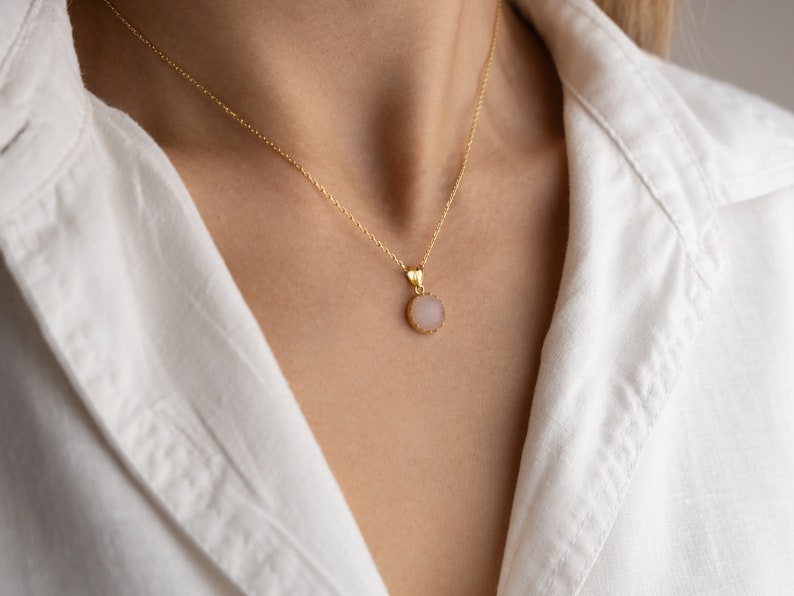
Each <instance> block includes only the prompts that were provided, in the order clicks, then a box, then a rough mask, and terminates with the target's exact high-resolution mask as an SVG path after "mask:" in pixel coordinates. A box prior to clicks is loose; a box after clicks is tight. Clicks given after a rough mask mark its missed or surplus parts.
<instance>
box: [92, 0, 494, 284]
mask: <svg viewBox="0 0 794 596" xmlns="http://www.w3.org/2000/svg"><path fill="white" fill-rule="evenodd" d="M104 2H105V4H106V5H107V7H108V8H109V9H110V10H111V12H112V13H113V14H114V15H115V16H116V18H117V19H118V20H119V21H121V22H122V23H123V24H124V26H125V27H126V28H127V29H129V31H130V32H131V33H132V34H133V35H134V36H135V37H137V38H138V39H139V40H140V41H141V42H142V43H143V44H144V45H145V46H146V47H147V48H149V49H150V50H151V51H152V52H153V53H154V54H156V55H157V56H158V57H159V58H160V59H161V60H162V61H163V62H165V63H166V64H167V65H168V66H170V67H171V68H172V69H173V70H175V71H176V72H177V73H179V75H181V76H182V78H183V79H185V80H186V81H187V82H188V83H190V84H191V85H193V87H195V88H196V89H198V90H199V91H200V92H201V93H203V94H204V95H205V96H206V97H207V98H209V99H210V100H211V101H212V102H213V103H215V104H216V105H217V106H218V107H219V108H220V109H221V110H223V111H224V112H225V113H226V114H228V115H229V116H231V117H232V118H233V119H234V120H235V121H236V122H237V123H238V124H239V125H240V126H242V127H243V128H245V129H246V130H247V131H249V132H250V133H251V134H253V135H254V136H255V137H256V138H257V139H259V140H260V141H262V142H263V143H264V144H265V145H267V146H268V147H270V149H272V150H273V151H275V152H276V153H277V154H278V155H280V156H281V157H282V158H283V159H284V160H285V161H287V162H288V163H289V164H290V165H292V166H293V167H294V168H295V169H296V170H298V172H300V173H301V174H302V175H303V177H304V178H306V179H307V180H308V181H309V182H311V184H312V186H314V187H315V188H316V189H317V190H318V191H320V193H321V194H322V195H323V196H324V197H325V198H326V199H328V201H330V202H331V204H333V205H334V207H336V208H337V209H338V210H339V211H340V212H342V214H343V215H344V216H345V217H346V218H347V219H348V220H350V222H351V223H353V224H354V225H355V226H356V227H357V228H358V229H359V230H361V232H362V233H363V234H364V235H365V236H366V237H367V238H369V239H370V240H371V241H372V242H374V243H375V244H376V245H377V247H378V248H380V249H381V250H382V251H383V252H384V253H385V254H386V255H387V256H388V257H389V258H391V259H392V260H393V261H394V262H395V263H397V264H398V265H399V266H400V267H401V268H402V270H403V271H408V270H409V269H411V268H410V267H409V266H408V265H406V264H405V262H404V261H403V260H402V259H400V258H399V257H398V256H397V255H395V254H394V252H392V251H391V250H390V249H389V248H388V247H387V246H386V245H385V244H384V243H383V242H381V241H380V240H378V239H377V238H376V237H375V235H374V234H373V233H372V232H370V231H369V230H368V229H367V227H366V226H365V225H364V224H362V223H361V222H360V221H359V220H358V218H357V217H356V216H354V215H353V214H352V213H351V212H350V211H349V210H348V209H347V208H346V207H345V206H344V205H342V203H340V202H339V201H337V200H336V199H335V198H334V197H333V195H332V194H331V193H330V192H328V190H326V188H325V187H324V186H323V185H322V184H320V183H319V182H318V181H317V179H316V178H315V177H314V176H312V175H311V174H310V173H309V172H308V170H306V168H304V167H303V166H302V165H301V164H300V163H299V162H298V161H297V160H296V159H295V158H293V157H292V156H291V155H289V154H288V153H287V152H286V151H284V150H283V149H281V147H279V146H278V145H276V144H275V143H274V142H273V141H271V140H270V139H269V138H267V137H266V136H265V135H264V134H262V133H261V132H259V130H257V129H256V128H255V127H254V126H253V125H252V124H250V123H249V122H248V121H247V120H245V119H244V118H243V117H242V116H240V115H239V114H238V113H237V112H235V111H234V110H232V109H231V108H230V107H229V106H227V105H226V104H225V103H224V102H223V101H222V100H221V99H220V98H219V97H218V96H217V95H215V94H214V93H213V92H212V91H210V90H209V89H207V87H205V86H204V85H203V84H201V83H200V82H198V81H197V80H196V79H195V78H194V77H193V76H192V75H191V74H189V73H188V72H187V71H185V69H183V68H182V67H181V66H179V65H178V64H177V63H176V62H174V61H173V60H171V58H169V57H168V56H167V55H166V54H165V53H164V52H163V51H162V50H161V49H160V48H158V47H157V46H156V45H154V44H153V43H152V42H151V41H149V40H148V39H147V38H146V37H144V35H143V34H142V33H141V32H140V31H138V29H136V28H135V27H134V26H133V25H132V23H130V22H129V21H128V20H127V19H126V17H124V15H123V14H121V13H120V12H119V10H118V9H117V8H116V7H115V6H114V5H113V3H112V2H111V1H110V0H104ZM501 6H502V0H497V2H496V17H495V18H494V24H493V33H492V35H491V46H490V49H489V51H488V59H487V61H486V63H485V70H484V71H483V75H482V80H481V82H480V92H479V94H478V96H477V104H476V106H475V108H474V116H473V117H472V120H471V128H470V129H469V136H468V138H467V139H466V148H465V150H464V152H463V160H462V161H461V164H460V169H459V170H458V176H457V178H456V179H455V184H454V185H453V186H452V191H451V192H450V193H449V198H448V199H447V202H446V203H445V205H444V209H443V210H442V212H441V217H440V218H439V220H438V223H437V224H436V228H435V230H433V236H432V237H431V238H430V243H429V244H428V245H427V248H426V249H425V254H424V255H423V256H422V260H421V261H420V263H419V266H418V267H417V268H418V269H423V268H424V266H425V264H426V263H427V260H428V259H429V258H430V252H431V251H432V250H433V247H434V246H435V244H436V239H437V238H438V235H439V233H440V232H441V227H442V226H443V225H444V220H445V219H446V218H447V213H449V208H450V207H451V206H452V202H453V201H454V200H455V196H456V195H457V193H458V187H459V186H460V182H461V180H463V174H464V173H465V171H466V165H467V164H468V162H469V155H470V153H471V146H472V143H473V142H474V133H475V132H476V131H477V123H478V121H479V119H480V111H481V109H482V104H483V98H484V97H485V89H486V88H487V86H488V77H489V75H490V73H491V64H492V63H493V57H494V53H495V49H496V39H497V37H498V34H499V18H500V13H501Z"/></svg>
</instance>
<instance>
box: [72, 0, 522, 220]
mask: <svg viewBox="0 0 794 596" xmlns="http://www.w3.org/2000/svg"><path fill="white" fill-rule="evenodd" d="M116 5H117V8H118V9H119V10H120V11H121V12H122V13H123V14H124V15H125V16H126V17H127V18H128V20H129V21H130V22H131V23H132V24H133V25H134V26H135V27H136V28H138V29H139V30H140V31H141V33H143V35H145V36H146V37H147V38H149V39H150V40H151V41H152V42H153V43H154V44H155V45H157V46H158V47H159V48H160V49H161V50H163V51H164V52H165V53H166V54H167V55H169V56H170V57H171V58H172V59H173V60H174V61H175V62H176V63H178V64H179V65H180V66H182V67H183V68H184V69H185V70H186V71H187V72H189V73H190V74H191V75H193V76H194V77H195V78H196V79H198V80H199V81H201V82H202V83H203V84H205V85H206V86H207V87H208V88H209V89H210V90H212V91H213V92H215V93H216V94H217V95H219V96H220V97H221V98H222V99H223V101H225V102H226V103H227V104H228V105H229V106H230V107H231V108H232V109H233V110H235V111H237V112H239V113H240V114H242V115H244V117H246V119H248V120H250V121H251V122H252V123H253V124H254V126H256V127H257V128H259V129H260V130H261V131H262V132H263V133H264V134H265V135H266V136H268V137H269V138H272V139H273V140H274V141H275V142H276V143H277V144H278V145H280V146H282V148H284V149H285V150H286V151H287V152H289V153H293V154H295V157H296V158H298V159H299V160H300V161H302V163H304V165H305V166H306V167H307V168H308V169H309V171H311V172H312V173H313V174H315V175H316V176H317V178H318V179H322V180H328V179H329V176H330V177H332V178H337V179H339V178H341V179H346V180H355V184H353V183H351V185H352V186H355V185H358V188H350V187H348V188H346V190H347V191H349V192H353V193H355V194H362V195H367V194H371V193H373V192H374V191H376V190H380V193H379V194H380V196H383V195H384V194H387V195H391V198H390V200H391V202H392V203H396V204H401V205H402V207H401V208H400V210H401V211H402V212H403V215H405V216H406V217H410V216H411V212H413V211H414V210H421V211H424V210H426V209H427V208H428V207H427V206H426V205H423V202H425V203H426V202H428V201H429V202H432V203H433V204H434V205H437V204H438V201H439V196H440V195H442V196H443V194H444V191H445V190H446V189H448V188H449V185H450V183H451V179H450V177H452V178H454V174H455V170H456V168H457V165H458V163H459V160H460V155H461V152H462V149H463V145H464V142H465V139H466V135H467V133H468V129H469V124H470V120H471V116H472V111H473V107H474V101H475V99H476V95H477V91H478V86H479V82H480V77H481V74H482V68H483V66H484V64H485V60H486V57H487V53H488V48H489V44H490V40H491V35H492V30H493V21H494V17H495V10H496V0H477V1H472V2H469V1H464V0H437V1H435V2H426V1H425V0H404V1H401V2H393V1H391V0H389V1H385V0H377V1H369V2H340V1H338V0H333V1H332V0H302V1H297V2H296V1H294V0H270V1H267V2H264V1H261V0H260V1H252V0H230V1H229V2H223V3H220V2H210V1H207V0H190V1H188V0H174V1H173V2H170V3H168V4H167V8H165V7H164V6H163V4H162V3H161V2H156V1H154V0H140V1H138V2H131V1H130V0H116ZM508 12H509V11H508ZM71 13H72V14H71V16H72V22H73V25H74V27H75V38H76V43H77V49H78V55H79V57H80V60H81V65H82V66H83V71H84V76H85V79H86V84H87V86H88V87H89V89H91V90H92V91H93V92H94V93H96V94H97V95H99V96H100V97H102V98H103V99H105V100H106V101H108V102H109V103H111V104H113V105H116V106H118V107H120V108H122V109H124V110H125V111H127V112H128V113H130V114H131V115H132V116H133V117H134V118H135V119H136V120H138V122H140V123H141V124H142V125H143V126H144V128H146V129H147V130H148V131H149V132H150V134H152V135H153V136H154V138H155V139H156V140H157V141H158V143H160V144H161V145H162V146H164V147H171V148H179V147H183V146H187V145H190V146H204V147H207V148H209V147H212V146H214V147H215V148H216V149H217V148H218V146H227V145H229V144H236V145H238V146H244V147H246V150H249V151H250V150H251V147H252V145H251V140H250V139H247V138H246V139H245V140H244V139H243V138H244V137H245V135H244V134H243V132H244V131H242V130H239V131H235V132H231V131H230V129H233V123H231V121H230V120H229V118H228V117H227V116H225V115H224V114H222V113H221V112H220V111H219V110H215V109H214V108H213V107H212V106H211V104H209V102H206V101H202V99H201V97H200V95H199V94H198V93H197V92H196V90H195V89H192V88H191V87H190V86H189V85H187V84H185V82H184V81H183V80H182V79H181V78H180V77H179V76H177V74H176V73H175V72H173V71H172V70H171V69H170V68H168V67H167V66H166V65H165V64H164V63H163V62H162V61H160V60H158V59H157V58H156V57H155V56H154V55H153V54H152V53H151V52H150V51H148V50H147V49H146V48H145V46H144V45H143V44H141V43H140V42H139V41H138V40H136V39H135V38H134V37H133V35H132V34H131V33H130V32H129V31H127V30H126V28H125V27H124V26H123V25H122V24H121V23H120V22H119V21H118V20H117V19H116V18H114V16H113V14H112V12H111V11H110V10H108V9H107V8H106V7H105V5H104V2H103V1H102V0H75V1H74V2H73V5H72V8H71ZM513 20H515V16H514V15H513ZM506 27H507V29H508V36H509V34H510V33H509V31H510V28H511V27H510V24H509V23H507V24H506ZM513 29H515V26H514V27H513ZM506 43H508V44H509V43H511V42H510V41H509V40H508V41H507V42H506ZM498 54H499V53H498V52H497V62H498V60H499V58H498ZM488 101H489V98H486V104H488ZM440 174H443V175H440ZM435 211H436V210H435V209H434V210H433V212H434V213H433V216H435Z"/></svg>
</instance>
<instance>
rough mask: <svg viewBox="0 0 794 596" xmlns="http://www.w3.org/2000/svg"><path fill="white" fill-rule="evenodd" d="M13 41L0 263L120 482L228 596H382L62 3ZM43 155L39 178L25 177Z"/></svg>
mask: <svg viewBox="0 0 794 596" xmlns="http://www.w3.org/2000/svg"><path fill="white" fill-rule="evenodd" d="M24 27H25V28H27V31H26V35H20V36H19V38H18V39H19V41H18V43H19V44H21V46H20V47H18V48H13V51H12V52H11V54H12V55H16V56H19V57H20V58H19V60H21V61H23V63H21V64H13V63H12V67H14V68H12V70H13V71H14V72H16V73H22V74H17V76H16V78H13V79H11V84H14V85H20V86H23V87H25V86H27V87H26V89H27V91H26V92H25V96H26V97H28V99H29V101H28V102H27V103H26V104H24V105H22V106H13V107H15V108H16V111H14V112H13V115H14V116H15V118H16V120H14V121H15V122H16V121H18V122H19V124H20V127H21V129H22V130H23V132H22V133H21V134H19V135H16V136H14V135H11V137H12V138H13V142H11V143H10V144H9V145H8V146H7V147H6V149H5V150H6V152H7V155H6V156H5V157H7V159H5V160H4V164H5V165H7V166H8V167H7V168H6V169H5V170H4V171H3V172H2V173H0V174H2V176H0V181H2V182H3V187H4V188H5V189H8V192H7V193H6V194H5V196H4V199H5V200H4V202H3V204H2V212H1V213H0V248H1V249H2V252H3V254H4V256H5V259H6V261H7V263H8V266H9V269H10V270H11V271H12V273H13V275H14V277H15V279H16V280H17V282H18V284H19V286H20V288H21V289H22V291H23V293H24V295H25V296H26V298H27V300H28V302H29V304H30V307H31V309H32V311H33V312H34V314H35V316H36V318H37V320H38V322H39V324H40V326H41V328H42V330H43V332H44V334H45V336H46V337H47V340H48V342H49V344H50V346H51V347H52V350H53V352H54V353H55V354H56V356H57V358H58V359H59V361H60V362H61V364H62V366H63V368H64V369H65V371H66V372H67V374H68V376H69V378H70V380H71V382H72V384H73V387H74V389H75V391H76V392H77V394H78V395H79V396H80V398H81V399H82V400H83V402H84V403H85V405H86V407H87V408H88V410H89V411H90V413H91V414H92V416H93V418H94V419H95V421H96V423H97V424H98V426H99V428H100V429H101V430H102V432H103V433H104V435H105V437H106V438H107V440H108V442H109V444H110V445H111V446H112V447H113V448H114V449H115V451H116V452H117V454H118V456H119V457H120V459H121V461H122V462H123V463H124V465H125V466H127V468H128V469H129V472H130V473H131V474H132V475H133V476H134V477H135V478H136V479H137V480H138V481H139V482H140V485H141V486H142V487H143V488H144V489H145V490H146V491H148V492H149V493H150V495H151V496H152V497H153V499H154V501H155V502H156V503H157V504H158V505H159V506H160V507H161V508H162V509H163V510H164V511H165V512H166V513H167V515H169V516H170V517H171V518H172V519H173V520H174V521H175V522H176V524H177V526H178V527H179V528H181V529H182V530H183V531H184V532H185V533H186V534H187V535H188V536H189V537H190V538H191V539H192V540H193V541H194V542H195V543H196V544H197V545H198V546H199V547H200V548H201V549H202V550H203V551H204V552H205V553H206V554H207V556H208V557H209V558H210V559H211V560H212V561H214V562H215V564H216V565H217V566H218V568H219V569H220V570H222V571H223V572H224V573H225V574H226V575H227V576H228V577H229V578H230V579H231V580H232V581H233V582H235V583H236V585H237V586H238V587H239V588H240V589H241V590H242V591H244V592H248V593H267V594H290V595H294V594H373V595H377V594H383V593H385V588H384V586H383V584H382V581H381V579H380V577H379V575H378V573H377V570H376V568H375V565H374V563H373V561H372V559H371V557H370V555H369V552H368V550H367V548H366V545H365V544H364V541H363V539H362V537H361V535H360V533H359V531H358V528H357V526H356V523H355V521H354V519H353V516H352V514H351V512H350V510H349V508H348V506H347V505H346V503H345V500H344V498H343V496H342V493H341V491H340V489H339V487H338V485H337V483H336V482H335V480H334V478H333V476H332V475H331V473H330V470H329V468H328V466H327V464H326V462H325V460H324V458H323V455H322V453H321V451H320V449H319V447H318V445H317V443H316V441H315V439H314V437H313V435H312V433H311V432H310V429H309V427H308V425H307V424H306V422H305V419H304V418H303V416H302V414H301V412H300V410H299V407H298V405H297V402H296V401H295V400H294V399H293V397H292V395H291V393H290V390H289V388H288V386H287V384H286V382H285V379H284V377H283V376H282V374H281V372H280V370H279V368H278V366H277V364H276V362H275V360H274V358H273V355H272V354H271V353H270V351H269V349H268V347H267V344H266V343H265V341H264V339H263V337H262V336H261V333H260V332H259V328H258V326H257V324H256V321H255V320H254V318H253V316H252V315H251V313H250V311H249V310H248V308H247V307H246V305H245V303H244V301H243V299H242V297H241V296H240V294H239V292H238V291H237V289H236V286H235V285H234V283H233V281H232V279H231V277H230V275H229V273H228V270H227V269H226V268H225V266H224V264H223V262H222V260H221V258H220V256H219V254H218V253H217V251H216V250H215V248H214V246H213V244H212V242H211V239H210V237H209V235H208V233H207V232H206V229H205V228H204V226H203V223H202V221H201V219H200V218H199V216H198V213H197V212H196V210H195V208H194V206H193V204H192V202H191V200H190V198H189V196H188V195H187V193H186V190H185V188H184V186H183V185H182V184H181V183H180V181H179V178H178V176H177V175H176V173H175V172H174V171H173V170H172V169H171V167H170V164H169V162H168V160H167V159H166V158H165V156H164V155H163V154H162V153H161V151H160V150H159V148H158V147H157V146H156V145H155V144H154V142H153V141H152V140H151V139H150V138H149V137H148V136H147V135H145V134H144V133H143V131H141V130H140V129H139V128H138V127H137V126H136V125H135V124H134V123H132V122H131V121H130V120H129V119H128V118H127V117H126V116H124V115H123V114H121V113H119V112H115V111H113V110H110V109H109V108H107V107H106V106H104V105H102V104H100V103H99V102H98V101H95V100H93V99H89V98H88V96H87V94H86V92H85V91H84V90H83V89H82V87H81V85H80V84H79V83H80V82H79V75H78V69H77V67H76V61H75V57H74V53H73V51H72V48H71V35H70V30H69V25H68V20H67V18H66V15H65V12H64V3H55V2H38V3H37V2H34V3H32V4H31V7H30V10H29V13H28V21H27V22H26V24H24ZM34 47H35V50H34V49H32V48H34ZM42 69H44V70H48V71H51V72H53V73H55V75H54V76H52V77H47V76H41V74H40V73H41V71H42ZM25 73H27V74H25ZM61 78H63V79H64V80H61ZM64 123H65V124H64ZM53 131H56V132H59V133H60V132H62V135H61V136H58V135H56V136H54V137H53V136H52V133H53ZM42 151H43V152H44V155H45V156H47V157H48V159H47V160H43V161H42V162H41V163H40V164H39V165H38V167H42V168H48V169H49V170H51V173H50V174H48V175H47V176H42V175H41V172H40V171H34V170H33V169H31V167H30V165H26V164H30V162H31V160H30V157H29V156H30V155H31V154H34V155H36V154H41V152H42ZM52 152H59V157H58V156H56V157H58V159H49V156H50V154H51V153H52ZM122 155H124V156H129V158H130V159H129V160H128V162H126V163H125V164H124V165H120V164H121V162H120V161H118V156H122ZM111 156H116V157H111ZM15 164H16V166H15ZM26 168H27V169H26ZM42 179H47V183H46V184H45V185H44V187H43V188H41V187H40V181H41V180H42ZM6 182H8V183H9V184H8V185H6V184H5V183H6ZM36 184H39V187H36Z"/></svg>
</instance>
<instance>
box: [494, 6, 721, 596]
mask: <svg viewBox="0 0 794 596" xmlns="http://www.w3.org/2000/svg"><path fill="white" fill-rule="evenodd" d="M520 4H521V6H520V8H521V9H522V10H523V11H524V12H525V15H526V16H527V18H529V19H531V20H532V21H533V23H534V24H535V26H536V28H537V29H538V31H539V33H540V34H541V36H542V37H543V38H544V39H545V41H546V43H547V45H548V47H549V49H550V51H551V53H552V55H553V57H554V60H555V63H556V66H557V69H558V72H559V75H560V77H561V79H562V82H563V86H564V91H565V127H566V137H567V145H568V148H569V151H568V159H569V177H570V228H569V239H568V248H567V254H566V262H565V268H564V273H563V280H562V285H561V288H560V292H559V297H558V302H557V305H556V309H555V313H554V317H553V321H552V324H551V327H550V330H549V332H548V335H547V337H546V340H545V343H544V348H543V353H542V362H541V370H540V374H539V379H538V382H537V386H536V391H535V395H534V398H533V399H534V401H533V406H532V413H531V416H530V422H529V429H528V435H527V440H526V443H525V447H524V452H523V459H522V466H521V470H520V477H519V481H518V487H517V491H516V495H515V500H514V505H513V511H512V518H511V526H510V531H509V535H508V541H507V546H506V553H505V558H504V563H503V568H502V576H501V581H500V593H501V594H505V595H519V594H530V593H531V594H574V593H576V592H578V591H579V589H580V588H581V586H582V584H583V583H584V581H585V579H586V577H587V574H588V572H589V570H590V568H591V567H592V565H593V562H594V561H595V559H596V557H597V556H598V553H599V551H600V550H601V547H602V545H603V544H604V541H605V540H606V537H607V535H608V533H609V531H610V528H611V526H612V524H613V522H614V520H615V518H616V516H617V512H618V510H619V508H620V506H621V502H622V499H623V496H624V494H625V493H626V490H627V488H628V485H629V482H630V481H631V477H632V473H633V471H634V469H635V467H636V464H637V462H638V460H639V458H640V455H641V453H642V450H643V447H644V445H645V443H646V441H647V439H648V437H649V435H650V433H651V432H652V430H653V427H654V424H655V422H656V420H657V417H658V416H659V415H660V414H661V412H662V410H663V408H664V405H665V403H666V401H667V398H668V396H669V394H670V392H671V390H672V388H673V386H674V384H675V381H676V378H677V377H678V376H679V372H680V370H681V368H682V367H683V366H685V364H686V358H687V350H688V347H689V346H690V345H691V343H692V341H693V339H694V337H695V336H696V334H697V330H698V328H699V326H700V322H701V320H702V319H703V317H704V316H705V314H706V312H707V309H708V304H709V300H710V298H711V295H712V293H713V292H714V290H715V288H716V287H717V285H718V283H719V281H720V279H721V277H722V276H723V273H724V271H725V268H726V267H725V265H726V263H725V259H724V256H723V252H722V248H721V246H720V242H719V238H718V234H717V230H716V227H715V225H714V218H715V209H714V208H715V197H714V191H713V188H712V187H711V185H710V183H709V182H708V179H707V177H706V176H705V175H704V172H703V171H702V169H701V167H700V165H699V164H698V162H697V160H696V159H695V158H694V156H693V154H692V150H691V149H690V146H689V144H688V141H687V139H686V137H685V136H684V135H683V134H682V128H683V127H685V123H684V122H682V120H681V118H683V116H680V115H679V114H676V106H677V103H676V99H675V97H674V94H673V92H672V91H670V90H668V88H667V86H666V85H665V83H664V81H662V80H661V76H659V75H657V74H655V73H654V70H653V65H652V62H651V61H650V60H649V59H648V57H647V56H645V55H644V54H643V53H642V52H641V51H640V50H638V49H637V48H636V47H635V46H634V45H633V44H632V43H631V42H630V41H629V40H628V39H626V37H625V36H624V35H623V33H622V32H620V31H619V30H618V28H617V27H616V26H615V25H614V24H613V23H612V22H611V21H609V19H608V18H607V17H606V16H604V15H603V14H602V13H600V12H599V11H598V9H597V8H596V7H595V6H594V5H593V4H591V3H590V2H585V1H578V0H572V1H562V2H561V1H559V0H536V1H525V2H521V3H520Z"/></svg>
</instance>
